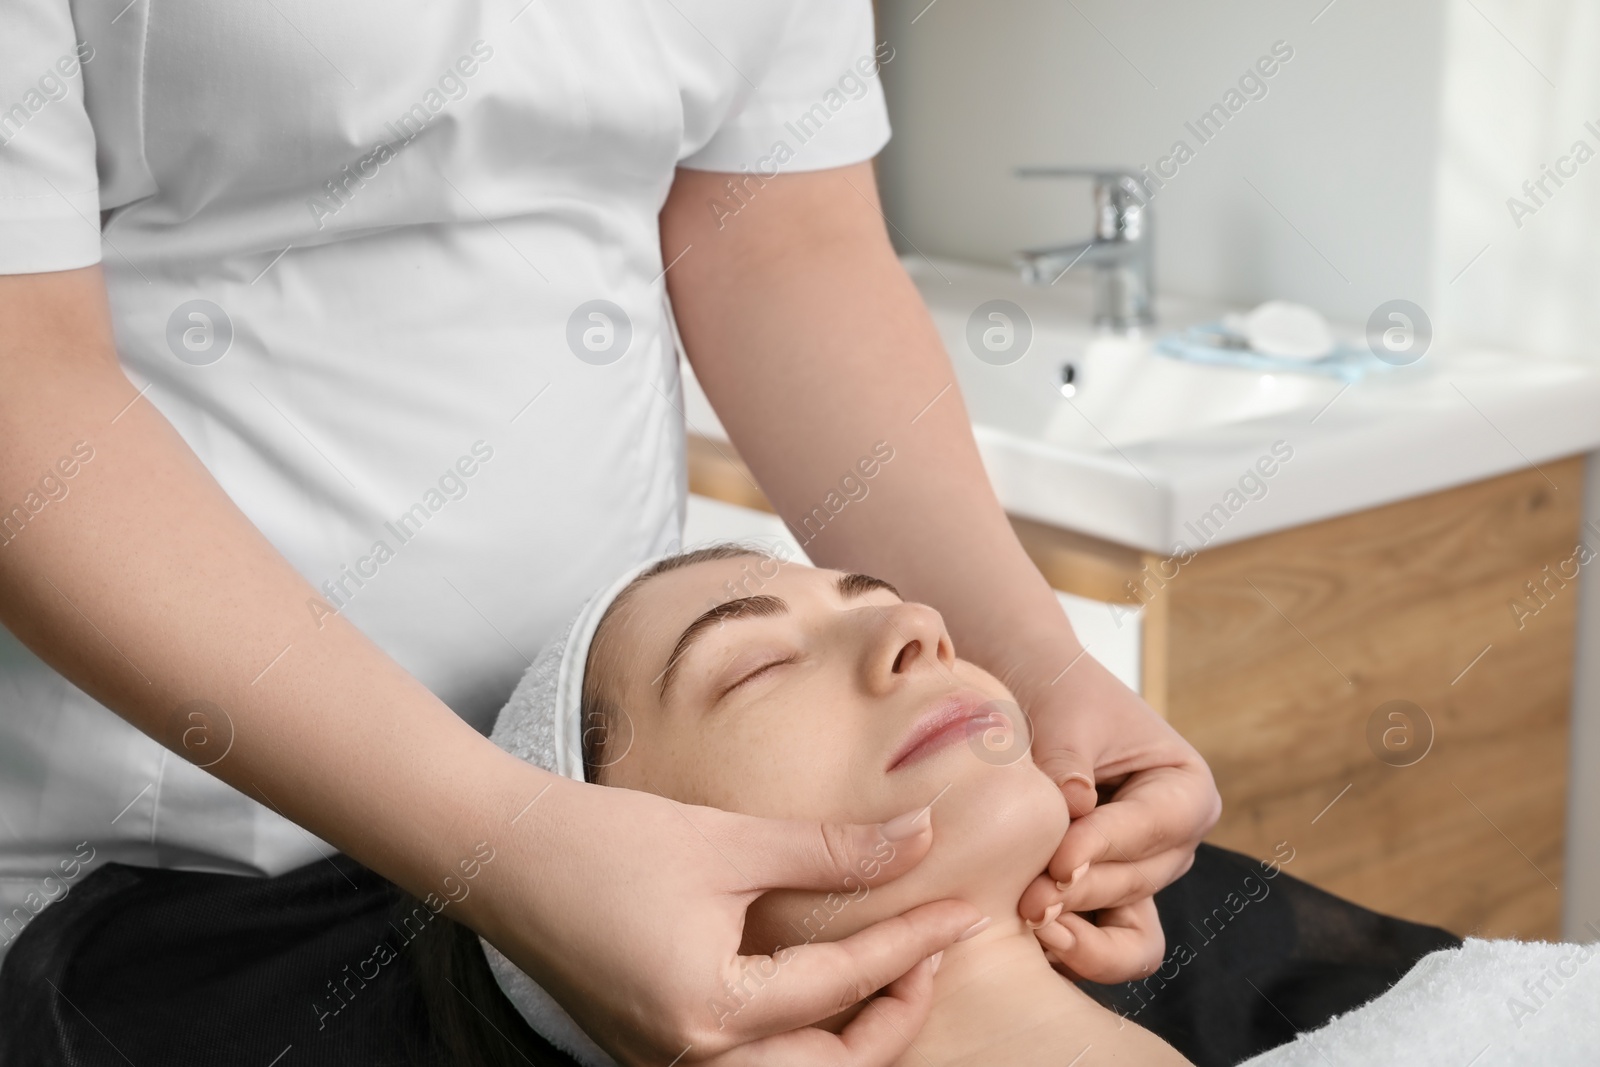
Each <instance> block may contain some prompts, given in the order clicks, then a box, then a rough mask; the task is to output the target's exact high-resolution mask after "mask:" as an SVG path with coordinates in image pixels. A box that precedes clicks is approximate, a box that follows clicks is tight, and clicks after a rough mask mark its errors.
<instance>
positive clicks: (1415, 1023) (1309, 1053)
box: [1243, 938, 1600, 1067]
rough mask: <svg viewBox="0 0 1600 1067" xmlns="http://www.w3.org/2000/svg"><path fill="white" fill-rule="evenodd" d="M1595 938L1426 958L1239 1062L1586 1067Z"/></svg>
mask: <svg viewBox="0 0 1600 1067" xmlns="http://www.w3.org/2000/svg"><path fill="white" fill-rule="evenodd" d="M1597 957H1600V945H1594V944H1591V945H1572V944H1549V943H1547V942H1543V941H1535V942H1526V941H1480V940H1477V939H1475V938H1469V939H1468V940H1467V942H1466V944H1464V945H1462V946H1461V947H1460V948H1453V949H1443V950H1441V951H1439V952H1435V953H1432V954H1431V955H1428V956H1424V957H1423V958H1422V959H1421V960H1419V961H1418V962H1417V965H1416V966H1415V967H1413V968H1412V969H1411V970H1410V971H1409V972H1408V973H1407V974H1406V976H1405V977H1404V978H1402V979H1401V980H1400V981H1399V982H1398V983H1397V984H1396V985H1395V986H1394V987H1393V988H1392V989H1390V990H1389V991H1388V992H1387V993H1384V994H1383V995H1382V996H1380V997H1378V998H1376V999H1375V1000H1372V1001H1370V1002H1369V1003H1367V1004H1364V1005H1362V1006H1361V1007H1359V1008H1357V1009H1355V1010H1354V1011H1351V1012H1347V1013H1346V1014H1344V1015H1341V1016H1339V1017H1337V1018H1335V1019H1334V1020H1333V1021H1332V1022H1330V1023H1328V1024H1327V1025H1326V1026H1323V1027H1322V1028H1321V1029H1318V1030H1312V1031H1308V1032H1306V1033H1303V1034H1301V1035H1300V1036H1299V1037H1298V1038H1296V1039H1295V1040H1294V1041H1292V1042H1290V1043H1289V1044H1287V1045H1282V1046H1280V1047H1278V1048H1275V1049H1273V1050H1272V1051H1270V1052H1264V1053H1262V1054H1261V1055H1259V1056H1256V1057H1254V1058H1253V1059H1251V1060H1249V1061H1247V1063H1245V1064H1244V1065H1243V1067H1345V1065H1347V1064H1349V1065H1356V1064H1359V1065H1361V1067H1374V1065H1379V1064H1405V1065H1406V1067H1467V1065H1468V1064H1471V1065H1472V1067H1499V1065H1502V1064H1519V1065H1520V1064H1537V1065H1539V1067H1566V1065H1569V1064H1570V1065H1572V1067H1579V1065H1582V1067H1593V1065H1594V1064H1596V1063H1600V958H1597Z"/></svg>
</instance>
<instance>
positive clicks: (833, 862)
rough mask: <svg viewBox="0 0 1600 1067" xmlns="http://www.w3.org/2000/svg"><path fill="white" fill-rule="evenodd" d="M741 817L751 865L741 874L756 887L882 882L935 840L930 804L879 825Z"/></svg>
mask: <svg viewBox="0 0 1600 1067" xmlns="http://www.w3.org/2000/svg"><path fill="white" fill-rule="evenodd" d="M739 818H740V819H741V820H744V821H745V823H746V824H747V825H745V826H744V827H743V828H742V832H741V833H740V837H741V838H742V839H743V842H744V843H745V844H747V845H748V851H747V855H749V856H750V864H751V866H750V867H748V868H746V870H745V872H744V873H745V874H746V875H747V876H748V877H749V878H750V879H751V880H752V881H753V882H754V883H755V887H756V888H757V889H760V890H768V889H858V888H860V887H862V886H875V885H881V884H882V883H884V882H889V881H893V880H894V879H896V878H898V877H900V876H901V875H902V874H905V873H906V872H907V871H909V870H911V868H913V867H915V866H916V865H917V864H918V863H921V862H922V859H923V857H924V856H926V855H927V854H928V849H929V848H930V847H931V846H932V844H933V816H932V812H931V808H929V807H923V808H916V809H913V810H911V811H908V812H906V813H905V814H903V815H899V816H896V817H895V818H893V819H890V820H888V821H887V822H883V823H877V824H871V823H868V824H860V823H819V822H803V821H799V820H781V819H757V818H754V817H751V816H739Z"/></svg>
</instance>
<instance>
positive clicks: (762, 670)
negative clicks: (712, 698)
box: [719, 654, 800, 699]
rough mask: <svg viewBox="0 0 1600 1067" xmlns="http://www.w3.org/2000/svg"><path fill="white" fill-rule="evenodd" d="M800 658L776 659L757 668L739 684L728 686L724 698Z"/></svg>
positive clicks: (786, 657) (791, 656) (739, 681)
mask: <svg viewBox="0 0 1600 1067" xmlns="http://www.w3.org/2000/svg"><path fill="white" fill-rule="evenodd" d="M799 658H800V657H799V655H798V654H796V655H789V656H785V657H783V658H782V659H775V660H772V661H771V662H769V663H763V664H762V665H761V666H759V667H757V668H756V669H755V670H753V671H751V672H750V673H748V674H746V675H744V676H743V677H741V678H740V679H739V680H738V681H737V682H734V683H733V684H732V685H730V686H728V688H726V689H724V690H723V691H722V696H727V695H728V694H729V693H731V692H733V691H734V690H735V689H738V688H739V687H740V686H742V685H744V684H745V683H746V682H750V681H754V680H755V679H757V678H759V677H761V676H762V675H764V674H766V673H768V672H769V671H771V670H772V669H773V668H775V667H783V666H787V665H788V664H790V663H793V662H795V661H796V660H797V659H799ZM719 699H720V698H719Z"/></svg>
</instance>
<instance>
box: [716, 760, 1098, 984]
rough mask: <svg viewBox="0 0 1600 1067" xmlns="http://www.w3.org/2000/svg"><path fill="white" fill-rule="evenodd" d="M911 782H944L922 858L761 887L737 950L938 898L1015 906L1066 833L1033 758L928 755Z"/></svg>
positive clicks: (831, 936)
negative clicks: (832, 886)
mask: <svg viewBox="0 0 1600 1067" xmlns="http://www.w3.org/2000/svg"><path fill="white" fill-rule="evenodd" d="M917 778H918V779H919V780H921V781H923V782H924V783H925V784H931V785H932V786H933V787H932V788H931V789H929V790H928V792H927V796H928V797H929V798H930V799H931V798H932V797H933V796H934V795H936V794H937V793H938V792H939V790H941V789H944V787H945V785H947V784H948V785H949V789H948V790H947V791H946V792H945V793H944V795H943V796H940V797H939V800H938V801H937V802H936V803H935V804H934V806H933V834H934V837H933V847H932V849H930V850H929V852H928V855H927V857H926V858H924V859H923V861H922V862H921V863H919V864H918V865H917V866H916V867H914V868H913V869H912V870H910V871H908V872H906V873H905V874H904V875H902V876H901V877H900V878H897V879H895V880H894V881H892V882H886V883H884V884H883V885H880V886H876V887H872V888H868V887H866V886H865V885H862V886H856V887H852V888H853V891H849V892H847V891H841V892H838V893H831V894H830V893H817V892H797V891H792V890H778V891H774V892H771V893H767V894H765V895H764V896H762V897H761V898H759V899H758V900H756V901H755V903H753V904H752V905H751V906H750V910H749V913H748V915H747V917H746V926H745V942H744V949H743V951H745V952H746V953H770V952H774V951H776V950H777V949H780V948H784V947H787V946H791V945H796V944H801V943H806V942H811V941H837V940H839V939H841V938H844V937H848V936H850V935H851V934H853V933H856V932H857V931H860V930H863V929H865V928H866V927H868V926H871V925H872V924H873V923H876V922H880V921H881V920H883V919H887V918H889V917H891V916H894V915H898V914H900V913H901V912H904V911H906V910H908V909H910V908H914V907H916V906H918V905H920V904H927V903H930V902H932V901H935V900H946V899H958V900H965V901H968V902H970V903H971V904H973V905H974V906H976V907H978V908H979V909H981V910H982V911H983V912H984V913H985V914H987V915H1006V914H1010V913H1012V912H1015V911H1016V908H1017V901H1018V900H1019V899H1020V898H1021V896H1022V891H1023V890H1024V889H1026V888H1027V887H1028V885H1029V883H1031V882H1032V881H1033V879H1034V878H1035V877H1037V876H1038V874H1039V873H1040V872H1041V871H1043V870H1044V869H1045V867H1046V866H1047V865H1048V864H1049V862H1050V857H1051V856H1053V855H1054V854H1055V850H1056V847H1057V846H1058V845H1060V844H1061V835H1062V834H1064V833H1066V832H1067V824H1068V821H1069V818H1068V815H1067V803H1066V800H1065V799H1064V798H1063V797H1062V795H1061V791H1060V790H1059V789H1057V788H1056V787H1055V785H1054V783H1052V782H1051V781H1050V779H1049V778H1047V777H1046V776H1045V774H1044V772H1043V771H1040V770H1039V769H1038V768H1037V767H1035V766H1034V764H1033V760H1032V758H1031V757H1028V756H1024V757H1023V758H1022V759H1021V760H1019V761H1018V762H1016V763H1014V764H1010V765H1008V766H995V765H993V764H989V763H985V762H983V761H982V760H980V759H978V758H977V757H975V756H973V755H972V754H971V753H970V752H968V751H965V750H953V751H951V752H950V753H947V754H946V756H945V758H940V759H935V760H929V761H928V762H927V763H926V764H925V765H924V767H923V768H922V769H921V773H919V774H918V775H917ZM861 821H871V820H870V817H868V818H863V819H862V820H861Z"/></svg>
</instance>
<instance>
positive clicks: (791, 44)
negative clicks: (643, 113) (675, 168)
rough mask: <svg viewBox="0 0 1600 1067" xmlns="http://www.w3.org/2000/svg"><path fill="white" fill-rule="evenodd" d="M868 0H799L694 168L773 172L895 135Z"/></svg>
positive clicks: (690, 162)
mask: <svg viewBox="0 0 1600 1067" xmlns="http://www.w3.org/2000/svg"><path fill="white" fill-rule="evenodd" d="M893 57H894V52H893V50H892V49H891V48H890V47H889V46H888V45H887V44H883V45H880V44H878V43H877V42H876V40H875V32H874V27H873V20H872V4H871V2H870V0H801V2H800V3H796V4H795V5H794V8H793V13H792V14H791V15H790V17H789V24H788V26H787V27H786V28H785V30H784V33H783V36H782V37H781V39H780V40H779V42H778V47H777V51H776V53H775V54H774V55H773V57H772V61H771V62H770V63H769V64H768V65H767V67H766V69H765V71H764V72H763V74H762V75H761V77H760V78H759V79H758V80H757V82H756V84H755V86H754V88H753V90H751V91H748V92H747V93H746V94H745V96H744V97H743V99H742V101H741V102H740V103H738V104H737V105H735V107H734V109H733V111H732V112H731V113H730V114H729V115H728V117H727V118H726V119H725V120H724V121H723V123H722V124H721V125H720V126H719V127H718V128H717V132H716V133H715V134H713V135H712V137H711V140H710V141H708V142H707V143H706V144H705V145H704V146H703V147H702V148H700V149H699V150H698V151H696V152H694V153H693V154H692V155H690V156H688V157H686V158H685V159H683V160H681V161H680V163H681V165H682V166H685V167H688V168H690V169H692V170H721V171H738V170H740V169H742V168H749V169H750V170H760V171H764V172H767V173H772V172H774V171H776V170H782V171H802V170H823V169H825V168H828V167H842V166H845V165H846V164H850V163H859V162H861V161H862V160H866V159H871V158H872V157H873V156H875V155H877V154H878V152H879V151H880V150H881V149H882V148H883V146H884V145H885V144H886V143H887V142H888V140H889V113H888V110H887V108H886V107H885V106H884V99H883V86H882V85H881V84H880V83H879V77H878V75H879V67H880V66H881V64H883V63H885V62H888V61H889V60H890V59H892V58H893Z"/></svg>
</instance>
